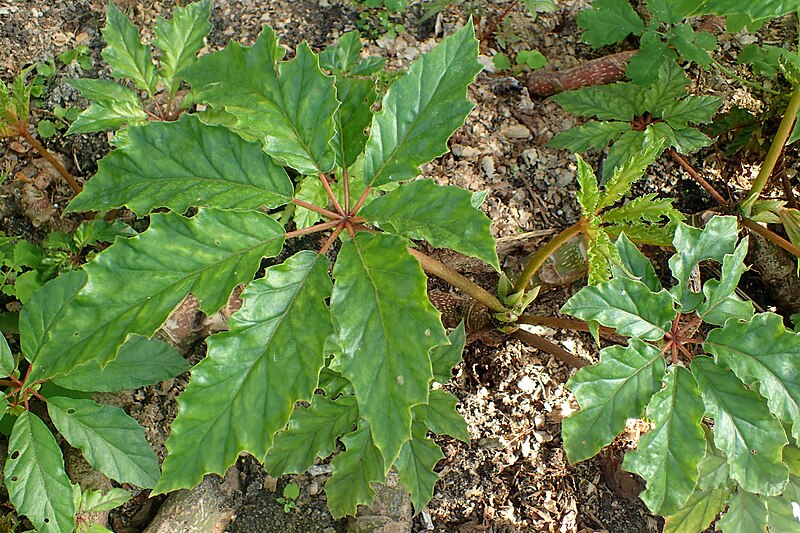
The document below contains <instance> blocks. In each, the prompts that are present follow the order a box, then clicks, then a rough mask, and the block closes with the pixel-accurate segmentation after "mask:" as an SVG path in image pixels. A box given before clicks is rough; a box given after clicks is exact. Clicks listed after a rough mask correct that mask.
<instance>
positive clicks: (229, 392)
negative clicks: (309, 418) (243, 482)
mask: <svg viewBox="0 0 800 533" xmlns="http://www.w3.org/2000/svg"><path fill="white" fill-rule="evenodd" d="M330 291H331V282H330V278H329V277H328V269H327V259H326V258H325V256H320V255H317V254H315V253H314V252H311V251H308V250H305V251H301V252H299V253H297V254H295V255H294V256H292V257H290V258H289V259H287V260H286V261H285V262H284V263H281V264H280V265H276V266H273V267H270V268H268V269H267V272H266V275H265V277H264V278H261V279H258V280H256V281H253V282H251V283H250V284H249V285H248V286H247V288H246V289H245V290H244V292H243V293H242V299H243V300H244V304H243V305H242V308H241V309H240V310H239V311H237V312H236V313H235V314H234V315H233V316H232V317H231V319H230V331H228V332H225V333H220V334H218V335H214V336H212V337H210V338H209V340H208V355H206V357H205V359H203V360H202V361H201V362H200V363H198V365H197V366H196V367H195V368H194V370H193V371H192V379H191V381H190V382H189V385H188V386H187V388H186V391H185V392H184V393H183V394H182V395H181V396H180V399H179V400H178V403H179V405H180V411H179V413H178V417H177V418H176V419H175V422H174V423H173V424H172V431H171V433H170V436H169V439H168V440H167V450H168V451H169V454H168V455H167V458H166V459H165V460H164V464H163V475H162V477H161V480H160V481H159V482H158V485H157V486H156V488H155V491H154V493H156V494H159V493H165V492H169V491H171V490H175V489H178V488H188V487H192V486H194V485H196V484H197V483H199V482H200V481H201V480H202V478H203V475H205V474H207V473H216V474H219V475H223V474H224V473H225V471H226V470H227V469H228V467H229V466H231V465H232V464H233V463H234V462H235V461H236V458H237V457H238V456H239V454H240V453H241V452H248V453H250V454H252V455H254V456H255V457H258V458H263V457H264V456H265V455H266V454H267V452H268V451H269V449H270V448H271V446H272V438H273V435H274V434H275V433H276V432H277V431H279V430H280V429H282V428H283V427H284V426H285V425H286V423H287V421H288V420H289V416H290V415H291V414H292V408H293V406H294V404H295V402H297V401H300V400H306V401H310V400H311V399H312V397H313V394H314V389H315V388H316V387H317V382H318V378H319V372H320V370H321V369H322V366H323V365H324V362H325V359H324V355H325V354H324V350H323V348H324V346H325V340H326V339H327V338H328V337H329V336H330V335H331V333H332V332H333V326H332V324H331V316H330V312H329V311H328V307H327V306H326V305H325V299H326V298H327V297H329V296H330ZM198 446H201V447H202V448H203V449H204V453H202V454H198V453H197V448H198Z"/></svg>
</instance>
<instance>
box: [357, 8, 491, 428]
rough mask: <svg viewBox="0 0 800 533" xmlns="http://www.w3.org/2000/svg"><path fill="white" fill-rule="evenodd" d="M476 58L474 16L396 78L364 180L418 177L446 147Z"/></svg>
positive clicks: (466, 105)
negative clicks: (423, 168)
mask: <svg viewBox="0 0 800 533" xmlns="http://www.w3.org/2000/svg"><path fill="white" fill-rule="evenodd" d="M477 57H478V40H477V39H475V31H474V29H473V27H472V22H471V21H470V22H468V23H467V25H466V26H464V27H463V28H462V29H460V30H458V31H457V32H455V33H454V34H453V35H450V36H449V37H446V38H445V39H444V40H442V42H441V43H439V44H438V45H437V46H436V47H435V48H434V49H433V50H431V51H430V52H428V53H425V54H422V55H421V56H420V57H419V58H418V59H417V60H416V61H414V63H413V64H412V65H411V67H410V68H409V69H408V72H406V73H405V74H404V75H403V76H402V77H400V78H399V79H397V80H396V81H395V82H394V83H392V85H391V86H390V87H389V90H388V91H387V92H386V96H385V97H384V98H383V103H382V106H381V111H380V112H378V113H375V115H374V117H373V119H372V125H371V126H370V134H369V139H368V140H367V145H366V148H365V151H364V183H366V184H367V185H370V186H373V187H377V186H380V185H383V184H386V183H389V182H391V181H403V180H408V179H411V178H414V177H416V176H417V174H419V166H420V165H422V164H424V163H427V162H429V161H431V160H432V159H433V158H435V157H438V156H440V155H442V154H443V153H445V152H447V149H448V148H447V140H448V139H449V138H450V136H451V135H452V134H453V132H454V131H455V130H456V128H458V127H459V126H461V125H462V124H463V123H464V119H465V118H466V117H467V115H468V114H469V112H470V111H472V108H473V107H474V105H473V104H472V102H470V101H469V100H468V99H467V98H466V93H467V86H468V85H469V84H470V83H472V80H473V79H475V75H476V74H478V72H480V71H481V68H482V67H481V65H480V63H478V60H477ZM376 433H377V430H376Z"/></svg>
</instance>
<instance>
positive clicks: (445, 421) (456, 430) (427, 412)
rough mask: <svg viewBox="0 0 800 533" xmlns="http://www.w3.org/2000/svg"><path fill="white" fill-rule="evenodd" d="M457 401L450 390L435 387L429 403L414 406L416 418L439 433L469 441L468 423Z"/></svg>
mask: <svg viewBox="0 0 800 533" xmlns="http://www.w3.org/2000/svg"><path fill="white" fill-rule="evenodd" d="M457 403H458V399H457V398H456V397H455V396H453V395H452V394H450V393H449V392H447V391H444V390H442V389H434V390H432V391H431V395H430V397H429V398H428V403H427V404H423V405H417V406H416V407H414V409H413V411H412V413H413V415H414V420H419V421H420V422H422V423H424V424H425V425H426V426H427V427H428V429H430V430H431V431H433V432H434V433H436V434H437V435H450V436H451V437H453V438H454V439H458V440H460V441H462V442H469V431H467V423H466V422H465V421H464V418H463V417H462V416H461V415H460V414H459V412H458V411H456V404H457Z"/></svg>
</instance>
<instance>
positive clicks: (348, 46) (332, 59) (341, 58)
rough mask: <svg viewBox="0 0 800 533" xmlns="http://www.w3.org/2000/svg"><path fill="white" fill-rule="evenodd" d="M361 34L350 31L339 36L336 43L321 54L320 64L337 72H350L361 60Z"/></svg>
mask: <svg viewBox="0 0 800 533" xmlns="http://www.w3.org/2000/svg"><path fill="white" fill-rule="evenodd" d="M362 48H363V45H362V44H361V34H359V33H358V32H357V31H350V32H347V33H345V34H343V35H342V36H341V37H339V40H338V42H337V43H336V44H334V45H331V46H328V47H326V48H325V50H323V51H322V52H320V54H319V66H320V67H322V68H324V69H325V70H330V71H333V72H337V73H349V72H350V70H351V69H352V68H353V67H355V66H356V64H357V63H358V62H359V61H360V60H361V49H362Z"/></svg>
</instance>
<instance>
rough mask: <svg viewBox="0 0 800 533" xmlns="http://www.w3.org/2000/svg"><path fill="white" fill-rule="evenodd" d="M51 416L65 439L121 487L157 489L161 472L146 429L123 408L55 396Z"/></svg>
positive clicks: (49, 402) (49, 404)
mask: <svg viewBox="0 0 800 533" xmlns="http://www.w3.org/2000/svg"><path fill="white" fill-rule="evenodd" d="M47 413H48V414H49V415H50V419H51V420H52V421H53V425H55V427H56V429H57V430H58V432H59V433H61V435H63V436H64V438H65V439H67V442H69V443H70V445H72V446H73V447H75V448H79V449H80V450H81V451H82V452H83V456H84V457H85V458H86V461H87V462H88V463H89V464H90V465H91V466H92V467H93V468H95V469H97V470H99V471H100V472H102V473H103V474H105V475H107V476H108V477H110V478H111V479H113V480H114V481H117V482H119V483H132V484H134V485H138V486H139V487H142V488H148V489H149V488H151V487H153V486H155V484H156V481H158V477H159V475H161V472H160V471H159V469H158V459H157V458H156V454H155V453H153V449H152V448H151V447H150V445H149V444H148V443H147V440H146V439H145V438H144V429H142V427H141V426H140V425H139V424H137V423H136V420H134V419H133V418H131V417H129V416H128V415H126V414H125V411H123V410H122V409H121V408H119V407H113V406H111V405H102V404H98V403H95V402H93V401H92V400H83V399H75V398H67V397H63V396H55V397H50V398H48V399H47Z"/></svg>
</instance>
